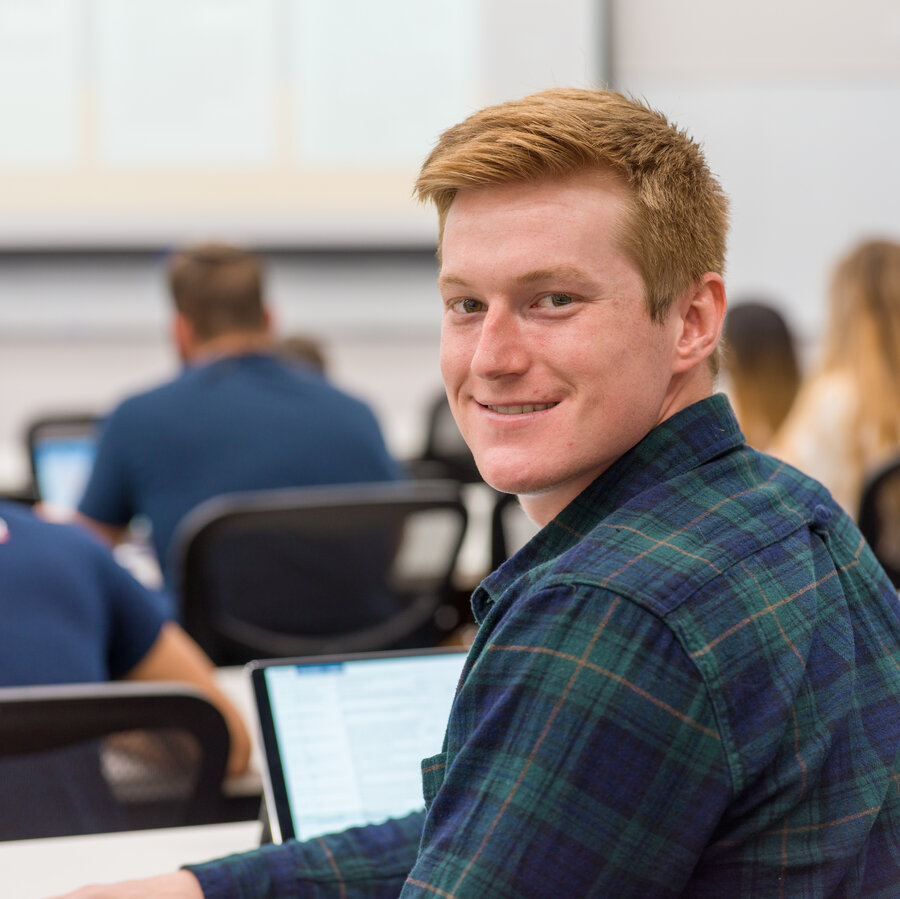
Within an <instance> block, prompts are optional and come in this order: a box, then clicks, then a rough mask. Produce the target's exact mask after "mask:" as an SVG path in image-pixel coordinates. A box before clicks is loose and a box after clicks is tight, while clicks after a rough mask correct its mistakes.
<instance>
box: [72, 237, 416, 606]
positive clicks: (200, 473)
mask: <svg viewBox="0 0 900 899" xmlns="http://www.w3.org/2000/svg"><path fill="white" fill-rule="evenodd" d="M169 286H170V288H171V293H172V296H173V299H174V303H175V314H174V319H173V329H172V333H173V340H174V343H175V346H176V348H177V349H178V353H179V356H180V357H181V359H182V361H183V362H184V364H185V368H184V371H183V372H181V373H180V374H179V375H178V376H177V377H176V378H174V379H173V380H172V381H170V382H168V383H166V384H163V385H161V386H159V387H157V388H155V389H153V390H150V391H147V392H145V393H142V394H140V395H138V396H133V397H130V398H129V399H126V400H125V401H124V402H123V403H122V404H121V405H119V407H118V408H116V409H115V410H114V411H113V413H112V414H111V415H110V417H109V418H108V420H107V421H106V423H105V425H104V428H103V432H102V435H101V440H100V446H99V449H98V453H97V459H96V462H95V465H94V470H93V472H92V474H91V477H90V480H89V483H88V485H87V487H86V490H85V494H84V497H83V498H82V500H81V503H80V506H79V511H80V514H81V517H82V519H83V520H86V521H87V523H88V524H89V525H91V526H92V527H93V528H94V529H95V530H97V531H99V532H100V533H101V534H103V535H104V536H105V537H107V538H108V539H109V540H111V541H113V542H116V541H117V540H119V539H120V538H121V537H122V534H123V531H124V529H125V528H126V527H127V525H128V523H129V522H130V520H131V519H132V518H133V517H134V516H135V515H143V516H146V517H147V518H148V519H149V520H150V522H151V524H152V528H153V533H152V539H153V545H154V548H155V550H156V555H157V557H158V559H159V563H160V565H161V567H162V569H163V573H164V574H165V576H166V582H167V585H168V586H169V587H170V588H171V587H172V586H173V583H172V575H173V572H172V571H171V568H170V562H171V558H170V556H171V544H172V537H173V534H174V533H175V530H176V528H177V526H178V523H179V522H180V521H181V520H182V518H183V517H184V516H185V514H187V512H189V511H190V510H191V509H193V508H194V507H195V506H197V505H199V504H200V503H201V502H203V501H204V500H207V499H210V498H211V497H213V496H217V495H220V494H223V493H233V492H236V491H241V490H265V489H270V488H279V487H302V486H310V485H317V484H340V483H357V482H363V481H385V480H393V479H396V478H397V477H399V471H398V467H397V465H396V463H395V461H394V460H393V459H392V458H391V456H390V454H389V452H388V450H387V447H386V445H385V442H384V439H383V437H382V434H381V430H380V428H379V426H378V423H377V421H376V420H375V416H374V415H373V414H372V412H371V410H370V409H369V408H368V407H367V406H366V405H365V404H364V403H362V402H360V401H359V400H357V399H355V398H353V397H350V396H348V395H347V394H345V393H343V392H342V391H340V390H338V389H337V388H335V387H334V386H332V385H331V384H329V383H328V381H326V380H325V379H324V378H322V377H320V376H319V375H318V374H317V373H315V372H313V371H311V370H306V369H302V368H301V367H300V366H296V365H292V364H290V363H288V362H286V361H283V360H281V359H279V358H278V357H277V355H276V352H275V345H274V340H273V335H272V324H271V320H270V316H269V312H268V310H267V308H266V306H265V303H264V298H263V271H262V264H261V262H260V260H259V259H258V258H257V257H256V256H255V255H254V254H252V253H249V252H248V251H246V250H243V249H241V248H239V247H233V246H230V245H227V244H216V243H212V244H201V245H199V246H195V247H190V248H187V249H185V250H183V251H182V252H179V253H176V254H175V255H174V256H173V257H172V259H171V261H170V263H169ZM360 614H361V615H365V614H366V609H364V608H361V609H360Z"/></svg>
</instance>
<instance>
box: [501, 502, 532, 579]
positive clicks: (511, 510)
mask: <svg viewBox="0 0 900 899" xmlns="http://www.w3.org/2000/svg"><path fill="white" fill-rule="evenodd" d="M539 530H540V528H539V526H538V525H536V524H535V523H534V522H533V521H532V520H531V519H530V518H529V517H528V516H527V515H526V514H525V512H524V511H523V510H522V506H521V505H519V498H518V497H517V496H515V494H512V493H497V498H496V499H495V501H494V505H493V508H492V509H491V568H492V569H497V568H499V567H500V566H501V565H502V564H503V563H504V562H505V561H506V560H507V559H508V558H509V557H510V556H512V555H514V554H515V553H517V552H518V551H519V550H520V549H521V548H522V547H523V546H524V545H525V544H526V543H527V542H528V541H529V540H530V539H531V538H532V537H533V536H534V535H535V534H536V533H537V532H538V531H539Z"/></svg>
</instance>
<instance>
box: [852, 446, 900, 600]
mask: <svg viewBox="0 0 900 899" xmlns="http://www.w3.org/2000/svg"><path fill="white" fill-rule="evenodd" d="M859 529H860V530H861V531H862V534H863V536H864V537H865V538H866V541H867V542H868V544H869V546H871V547H872V550H873V552H874V553H875V556H876V557H877V559H878V561H879V562H881V564H882V566H883V567H884V570H885V571H886V572H887V573H888V577H890V579H891V581H892V582H893V584H894V586H895V587H897V588H900V457H898V458H897V459H895V460H894V461H893V462H890V463H889V464H888V465H886V466H884V467H883V468H881V469H880V470H879V471H877V472H876V473H875V474H874V475H873V476H872V477H871V478H869V480H868V481H867V482H866V485H865V487H864V488H863V492H862V497H861V499H860V506H859Z"/></svg>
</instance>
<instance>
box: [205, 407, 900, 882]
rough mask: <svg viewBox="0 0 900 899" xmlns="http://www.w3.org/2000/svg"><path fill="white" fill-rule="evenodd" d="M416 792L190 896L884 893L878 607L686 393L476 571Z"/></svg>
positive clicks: (888, 712) (895, 625)
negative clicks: (457, 656)
mask: <svg viewBox="0 0 900 899" xmlns="http://www.w3.org/2000/svg"><path fill="white" fill-rule="evenodd" d="M473 607H474V610H475V613H476V617H477V618H478V620H479V622H480V629H479V632H478V635H477V637H476V640H475V643H474V645H473V647H472V650H471V652H470V654H469V657H468V659H467V662H466V667H465V670H464V672H463V678H462V681H461V685H460V689H459V692H458V695H457V697H456V700H455V702H454V705H453V709H452V711H451V714H450V720H449V722H448V726H447V733H446V736H445V740H444V746H443V751H442V752H441V753H440V754H439V755H437V756H435V757H434V758H432V759H427V760H425V762H423V782H424V792H425V802H426V811H425V812H424V813H417V814H414V815H412V816H410V817H408V818H406V819H403V820H401V821H394V822H388V823H386V824H384V825H379V826H373V827H367V828H356V829H353V830H350V831H346V832H345V833H343V834H338V835H334V836H329V837H324V838H321V839H318V840H312V841H309V842H306V843H288V844H285V845H284V846H270V847H264V848H263V849H260V850H258V851H256V852H252V853H248V854H244V855H240V856H235V857H232V858H231V859H229V860H225V861H220V862H214V863H211V864H209V865H207V866H199V867H195V868H193V869H192V870H194V872H195V873H196V874H197V876H198V877H199V878H200V881H201V884H202V886H203V888H204V892H205V895H206V896H207V897H208V899H213V897H226V896H227V897H234V899H245V897H254V899H257V897H272V899H275V897H279V899H280V897H288V896H292V897H294V896H296V897H299V896H311V897H319V896H323V897H324V896H328V897H332V896H348V897H355V896H360V897H381V896H385V897H387V896H396V895H397V894H398V893H402V895H403V896H404V897H411V896H437V897H444V899H450V897H459V899H463V897H484V896H492V897H494V896H496V897H513V896H515V897H522V896H540V897H550V896H553V897H556V896H566V897H569V896H572V897H575V896H578V897H581V896H598V897H601V896H602V897H609V899H611V897H615V899H623V897H675V896H692V897H699V896H703V897H716V899H721V897H724V896H729V897H730V896H753V897H760V896H765V897H780V896H783V897H800V896H802V897H820V896H847V897H849V896H865V897H880V896H884V897H889V896H890V897H896V896H898V895H900V774H898V770H900V769H898V750H900V608H898V601H897V595H896V593H895V592H894V590H893V588H892V587H891V585H890V583H889V582H888V580H887V578H886V577H885V576H884V573H883V572H882V571H881V569H880V568H879V566H878V564H877V563H876V561H875V559H874V557H873V556H872V554H871V552H870V551H869V549H868V547H867V546H866V545H865V544H864V542H863V541H862V538H861V537H860V534H859V532H858V530H857V529H856V527H855V526H854V525H853V523H852V522H851V521H850V520H849V519H848V518H847V516H846V515H845V514H844V513H843V512H842V511H841V510H840V508H839V507H838V506H837V505H836V504H835V503H834V502H833V501H832V499H831V498H830V496H829V495H828V493H827V491H826V490H825V489H824V488H823V487H821V486H820V485H819V484H817V483H816V482H814V481H811V480H810V479H809V478H807V477H805V476H803V475H802V474H800V473H799V472H797V471H795V470H794V469H791V468H790V467H788V466H785V465H783V464H781V463H779V462H778V461H776V460H774V459H772V458H770V457H768V456H765V455H762V454H760V453H757V452H756V451H754V450H752V449H750V448H749V447H747V446H746V445H744V444H743V438H742V436H741V434H740V431H739V429H738V427H737V424H736V422H735V421H734V418H733V416H732V414H731V412H730V409H729V408H728V404H727V401H726V400H725V398H724V397H722V396H715V397H712V398H711V399H708V400H705V401H703V402H701V403H698V404H696V405H694V406H691V407H690V408H688V409H686V410H683V411H682V412H681V413H679V414H678V415H676V416H674V417H673V418H671V419H669V420H668V421H666V422H664V423H663V424H662V425H660V426H659V427H657V428H656V429H655V430H653V431H652V432H651V433H650V434H648V435H647V437H646V438H645V439H644V440H643V441H641V443H639V444H638V445H637V446H636V447H634V448H633V449H632V450H630V451H629V452H628V453H626V454H625V455H624V456H623V457H622V458H620V459H619V460H618V461H617V462H616V463H615V464H614V465H613V466H612V467H611V468H610V469H608V470H607V471H606V472H605V473H604V474H602V475H601V476H600V477H599V478H598V479H597V480H596V481H595V482H594V484H592V485H591V486H590V487H589V488H588V489H587V490H586V491H584V492H583V493H582V494H581V495H580V496H579V497H578V498H577V499H576V500H575V501H574V502H573V503H571V504H570V505H569V506H568V507H567V508H566V509H564V510H563V511H562V512H561V513H560V515H559V516H558V517H557V518H556V519H555V520H554V521H552V522H551V523H550V524H548V525H547V526H546V527H545V528H544V529H543V530H542V531H541V532H540V533H539V534H538V535H537V536H536V537H535V538H534V539H533V540H532V541H531V542H530V543H529V544H528V545H527V546H526V547H525V548H524V549H522V550H521V551H520V552H519V553H518V554H516V556H514V557H513V558H512V559H510V560H509V561H508V562H507V563H505V564H504V565H503V566H501V567H500V569H498V570H497V571H496V572H494V573H493V574H492V575H491V576H489V577H488V578H487V579H486V580H485V581H484V583H483V584H482V585H481V586H480V587H479V588H478V589H477V590H476V592H475V595H474V596H473Z"/></svg>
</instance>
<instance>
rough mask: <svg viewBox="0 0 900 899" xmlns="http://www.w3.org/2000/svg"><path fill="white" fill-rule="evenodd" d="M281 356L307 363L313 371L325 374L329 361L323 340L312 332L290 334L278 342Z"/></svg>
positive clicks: (285, 358)
mask: <svg viewBox="0 0 900 899" xmlns="http://www.w3.org/2000/svg"><path fill="white" fill-rule="evenodd" d="M275 349H276V352H277V353H278V355H279V357H280V358H282V359H284V360H285V361H287V362H295V363H298V364H299V365H305V366H308V367H309V368H311V369H312V370H313V371H317V372H319V373H320V374H323V375H324V374H325V369H326V368H327V362H326V359H325V350H324V348H323V347H322V342H321V341H320V340H319V339H318V338H316V337H313V336H312V335H311V334H289V335H288V336H287V337H282V338H281V339H280V340H279V341H278V342H277V344H276V347H275Z"/></svg>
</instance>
